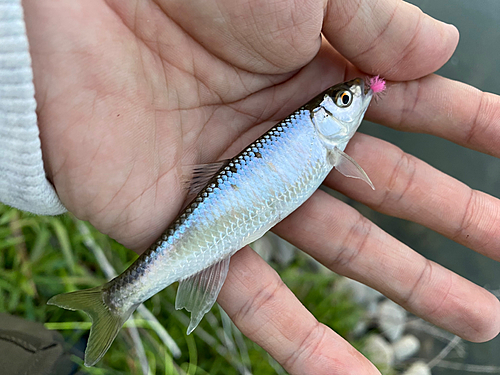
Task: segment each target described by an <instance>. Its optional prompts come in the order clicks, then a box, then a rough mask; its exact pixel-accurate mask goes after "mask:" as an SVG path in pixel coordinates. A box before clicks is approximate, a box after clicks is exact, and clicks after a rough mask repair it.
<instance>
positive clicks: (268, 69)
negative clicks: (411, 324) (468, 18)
mask: <svg viewBox="0 0 500 375" xmlns="http://www.w3.org/2000/svg"><path fill="white" fill-rule="evenodd" d="M372 3H374V2H372V1H369V0H365V1H361V2H360V3H359V4H354V3H351V2H340V1H331V2H330V3H328V5H326V6H325V4H324V3H323V2H308V3H306V2H304V3H300V4H299V3H295V2H292V1H288V2H279V3H278V2H273V1H271V2H266V3H263V4H260V3H257V2H254V1H247V2H244V1H219V2H217V3H215V2H200V3H199V4H193V3H189V2H182V1H179V2H175V1H164V2H161V1H159V2H157V5H156V4H155V3H153V2H145V1H143V2H137V3H124V2H120V1H115V2H113V1H108V2H107V3H105V2H95V3H93V4H90V3H88V2H85V3H84V2H77V1H72V2H61V3H55V2H53V1H40V0H37V1H25V3H24V6H25V12H26V20H27V27H28V36H29V40H30V43H31V49H32V56H33V66H34V73H35V87H36V92H37V94H36V95H37V101H38V104H39V108H38V114H39V124H40V130H41V138H42V145H43V155H44V161H45V166H46V169H47V172H48V175H49V178H50V179H51V180H52V182H53V183H54V186H55V187H56V190H57V192H58V194H59V196H60V197H61V199H62V201H63V203H64V204H65V205H66V207H67V208H68V209H69V210H70V211H72V212H73V213H75V215H77V216H78V217H80V218H82V219H85V220H89V221H91V222H92V223H93V224H94V226H96V227H97V228H98V229H99V230H101V231H102V232H105V233H108V234H109V235H110V236H112V237H114V238H116V239H117V240H118V241H120V242H122V243H124V244H125V245H126V246H128V247H129V248H132V249H135V250H138V251H140V250H141V249H144V248H145V247H147V246H148V245H149V244H150V243H151V242H153V241H154V240H155V239H156V238H157V237H158V235H159V234H160V233H161V231H162V230H163V229H164V228H165V227H166V226H167V224H168V223H169V222H170V221H171V220H172V219H173V218H174V217H175V215H176V214H177V212H178V210H179V208H180V206H181V204H182V202H183V200H184V196H185V193H184V192H183V191H182V189H181V186H180V174H181V166H182V165H189V164H195V163H203V162H211V161H215V160H217V159H220V158H223V157H226V156H232V155H234V154H235V153H237V152H238V151H240V150H241V149H242V148H243V147H244V146H246V145H247V144H248V143H250V142H251V141H253V140H254V139H255V138H257V136H258V135H260V134H261V133H263V132H264V131H265V130H266V129H268V128H269V127H270V126H271V125H273V124H274V123H276V122H277V121H279V120H281V119H282V118H284V117H285V116H286V115H287V114H288V113H290V112H291V111H293V110H295V109H296V108H297V107H298V106H300V105H301V104H303V103H305V102H306V101H308V100H309V99H310V98H311V97H313V96H314V95H315V94H316V93H318V92H320V91H321V90H323V89H325V88H326V87H328V86H330V85H332V84H334V83H337V82H340V81H343V80H346V79H349V78H352V77H354V76H357V75H359V71H358V70H357V68H358V69H360V70H362V71H364V72H366V73H368V74H381V75H382V76H383V77H385V78H387V79H389V80H391V81H393V82H392V83H391V84H390V87H389V90H388V91H387V94H386V96H385V97H384V98H383V99H382V100H381V101H380V102H379V103H378V104H377V105H374V106H372V108H371V109H370V110H369V112H368V114H367V117H368V118H370V119H372V120H377V121H378V122H381V123H383V124H385V125H389V126H393V127H396V128H399V129H403V130H412V131H421V132H429V133H433V134H436V135H439V136H442V137H445V138H448V139H451V140H453V141H455V142H458V143H461V144H463V145H464V146H468V147H471V148H476V149H479V150H481V151H484V152H488V153H492V154H495V152H496V150H495V148H498V146H496V139H498V135H496V134H495V129H494V128H493V127H488V126H487V125H489V124H490V123H491V122H492V121H493V119H494V115H495V111H498V109H499V108H500V104H499V100H498V98H497V97H495V96H492V95H491V96H489V95H486V94H481V93H480V92H478V91H477V90H474V89H471V88H469V87H467V86H465V85H461V84H458V83H456V82H452V81H449V80H445V79H442V78H440V77H437V76H428V77H425V78H420V77H422V76H425V75H427V74H429V73H431V72H433V71H435V70H436V69H437V68H439V67H440V66H441V65H442V64H443V63H444V62H445V61H446V60H447V59H448V58H449V56H451V53H452V52H453V50H454V48H455V45H456V42H457V38H458V33H457V32H456V30H455V29H454V28H452V27H449V26H445V25H443V24H440V23H438V22H436V21H434V20H432V19H430V18H429V17H427V16H424V15H423V14H422V13H420V12H419V11H418V10H417V9H416V8H414V7H412V6H410V5H407V4H406V3H402V2H399V1H392V0H386V1H384V2H382V3H381V4H378V5H376V6H374V4H372ZM250 4H251V5H250ZM358 5H359V6H358ZM372 8H373V9H372ZM322 26H323V33H324V35H325V37H326V38H327V39H328V41H329V42H330V43H331V45H332V46H333V48H335V49H333V48H332V46H330V45H328V43H327V42H326V41H325V42H323V43H322V41H321V38H320V31H321V30H322ZM318 51H319V53H318V54H317V52H318ZM336 51H338V52H336ZM339 53H340V54H342V55H343V56H345V58H344V57H342V56H341V55H340V54H339ZM346 59H347V60H346ZM299 69H300V70H299ZM405 90H406V91H405ZM423 93H424V94H425V95H424V94H423ZM443 98H446V100H443ZM450 98H453V100H451V99H450ZM481 100H482V101H481ZM443 107H445V110H443ZM478 111H481V112H478ZM476 114H478V116H477V117H476ZM497 117H498V115H497ZM424 120H425V121H424ZM347 152H348V153H349V154H350V155H351V156H353V157H354V158H355V159H356V160H358V162H359V163H360V164H361V165H362V166H363V168H364V169H365V170H366V171H367V173H368V174H369V175H370V177H371V178H372V180H373V182H374V184H375V186H376V187H377V190H376V191H375V192H371V190H369V189H366V187H364V186H363V185H362V184H361V183H359V182H356V181H350V180H348V179H345V178H342V177H339V176H336V173H335V172H334V173H332V174H331V176H330V177H329V178H328V179H327V180H326V182H325V183H326V185H328V186H330V187H334V188H336V189H338V190H340V191H342V192H343V193H344V194H346V195H348V196H351V197H354V198H356V199H358V200H360V201H362V202H364V203H366V204H368V205H370V206H372V207H374V208H376V209H378V210H380V211H382V212H386V213H389V214H391V215H394V216H399V217H403V218H406V219H409V220H413V221H416V222H420V223H422V224H424V225H426V226H428V227H430V228H432V229H435V230H437V231H439V232H441V233H443V234H444V235H447V236H449V237H451V238H453V239H455V240H456V241H458V242H460V243H463V244H466V245H467V246H469V247H471V248H473V249H474V250H476V251H480V252H482V253H484V254H486V255H489V256H491V257H493V258H495V259H497V258H498V255H496V257H495V256H494V254H493V252H494V250H495V245H494V244H493V243H492V239H493V238H496V232H495V228H494V227H493V223H495V222H496V221H497V213H496V212H498V208H499V205H498V201H497V200H496V199H494V198H492V197H489V196H486V195H484V194H482V193H477V192H475V193H473V192H472V191H471V190H470V189H469V188H468V187H466V186H464V185H462V184H460V183H459V182H457V181H455V180H454V179H452V178H451V177H449V176H446V175H444V174H442V173H440V172H438V171H436V170H434V169H432V168H431V167H430V166H428V165H426V164H425V163H423V162H421V161H419V160H416V159H414V158H412V157H410V156H408V155H406V154H404V153H402V151H401V150H399V149H397V148H395V147H394V146H391V145H389V144H387V143H385V142H382V141H380V140H377V139H374V138H371V137H368V136H363V135H357V136H355V137H354V138H353V140H352V141H351V143H350V145H349V147H348V149H347ZM468 202H469V204H468ZM443 218H446V219H443ZM275 231H276V233H278V234H279V235H281V236H282V237H284V238H286V239H287V240H289V241H290V242H292V243H294V244H295V245H297V246H298V247H300V248H302V249H303V250H305V251H307V252H308V253H310V254H311V255H313V256H314V257H316V258H317V259H318V260H320V261H321V262H322V263H324V264H325V265H327V266H328V267H329V268H331V269H332V270H335V271H336V272H338V273H341V274H344V275H347V276H349V277H352V278H354V279H357V280H359V281H362V282H364V283H366V284H368V285H370V286H372V287H374V288H376V289H378V290H380V291H382V292H383V293H384V294H386V295H387V296H389V297H390V298H392V299H393V300H395V301H396V302H398V303H400V304H402V305H403V306H404V307H405V308H407V309H408V310H410V311H412V312H414V313H416V314H417V315H419V316H422V317H424V318H426V319H427V320H429V321H431V322H433V323H435V324H437V325H440V326H442V327H444V328H446V329H448V330H450V331H452V332H454V333H456V334H458V335H460V336H462V337H464V338H466V339H469V340H473V341H482V340H487V339H489V338H491V337H493V336H495V335H496V334H497V333H498V330H499V328H498V327H499V324H500V323H499V319H498V316H499V314H498V313H499V310H500V306H499V303H498V300H497V299H496V298H495V297H494V296H492V295H491V294H489V293H488V292H486V291H485V290H484V289H482V288H479V287H478V286H475V285H473V284H472V283H470V282H468V281H466V280H465V279H462V278H460V277H459V276H457V275H456V274H453V273H452V272H450V271H448V270H446V269H444V268H442V267H440V266H438V265H436V264H434V263H432V262H429V261H427V260H425V259H424V258H423V257H421V256H420V255H418V254H416V253H415V252H413V251H412V250H411V249H409V248H408V247H406V246H405V245H403V244H401V243H400V242H398V241H397V240H395V239H394V238H392V237H390V236H389V235H387V234H386V233H384V232H382V231H381V230H380V229H379V228H377V227H376V226H375V225H374V224H372V223H371V222H369V221H367V220H366V219H363V218H362V217H361V216H360V215H359V214H358V213H357V212H356V211H355V210H353V209H352V208H350V207H348V206H347V205H345V204H343V203H341V202H339V201H337V200H335V199H334V198H332V197H330V196H328V195H326V194H325V193H323V192H320V191H318V192H317V193H316V194H315V195H314V196H313V197H312V198H311V199H310V200H309V201H308V202H306V204H304V205H303V206H302V207H301V208H299V209H298V210H297V211H296V212H295V213H294V214H292V215H291V216H290V217H289V218H287V219H286V220H285V221H283V223H281V224H280V225H278V226H277V227H276V228H275ZM219 302H220V304H221V305H222V306H223V307H224V309H225V310H226V311H227V312H228V314H229V315H230V316H231V317H232V319H233V320H234V321H235V323H236V324H237V325H238V326H239V328H240V329H241V330H242V331H243V332H244V333H245V334H246V335H247V336H249V337H250V338H251V339H253V340H254V341H255V342H257V343H258V344H259V345H261V346H262V347H264V348H265V349H266V350H267V351H268V352H269V353H270V354H271V355H273V356H274V357H275V358H276V359H277V360H278V361H279V362H280V363H282V364H283V365H284V366H285V368H286V369H287V370H288V371H289V372H290V373H297V374H307V373H314V374H318V373H332V372H333V371H336V372H338V373H356V374H371V373H377V371H376V369H375V368H374V367H373V366H372V365H371V364H370V363H369V362H368V361H367V360H366V359H365V358H364V357H362V356H361V355H360V354H359V353H357V352H356V351H355V350H354V349H353V348H352V347H350V346H349V344H347V343H346V342H345V341H344V340H343V339H342V338H340V337H339V336H338V335H336V334H335V333H334V332H333V331H331V330H330V329H328V328H327V327H325V326H324V325H321V324H319V323H318V322H317V321H316V320H315V319H314V317H313V316H312V315H311V314H310V313H309V312H308V311H307V310H306V309H305V308H304V307H303V306H302V305H301V304H300V302H299V301H298V300H297V299H296V298H295V297H294V296H293V294H292V293H291V292H290V291H289V290H288V289H287V288H286V287H284V286H283V284H282V283H281V281H280V279H279V277H278V276H277V274H276V273H275V272H274V271H273V270H272V269H271V268H270V267H269V266H268V265H267V264H266V263H265V262H263V261H262V260H261V259H260V258H259V257H258V256H257V255H256V254H255V253H253V252H252V251H251V250H250V249H248V248H245V249H244V250H242V251H240V252H239V253H237V254H236V255H235V256H234V257H233V259H232V261H231V268H230V273H229V275H228V279H227V282H226V283H225V286H224V288H223V290H222V292H221V294H220V297H219Z"/></svg>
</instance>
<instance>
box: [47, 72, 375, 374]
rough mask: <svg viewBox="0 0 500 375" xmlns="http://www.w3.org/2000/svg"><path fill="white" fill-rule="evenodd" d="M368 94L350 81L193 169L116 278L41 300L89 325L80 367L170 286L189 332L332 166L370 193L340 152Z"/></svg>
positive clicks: (357, 169)
mask: <svg viewBox="0 0 500 375" xmlns="http://www.w3.org/2000/svg"><path fill="white" fill-rule="evenodd" d="M372 96H373V91H372V90H371V89H369V88H367V89H366V90H365V84H364V81H363V80H362V79H359V78H357V79H354V80H352V81H348V82H345V83H341V84H338V85H335V86H333V87H331V88H329V89H327V90H326V91H324V92H323V93H321V94H319V95H318V96H316V97H315V98H314V99H312V100H311V101H309V102H308V103H307V104H305V105H304V106H302V107H300V108H299V109H297V110H296V111H295V112H293V113H292V114H291V115H290V116H288V117H287V118H285V119H284V120H282V121H281V122H279V123H278V124H276V125H275V126H274V127H273V128H272V129H270V130H269V131H268V132H267V133H265V134H264V135H263V136H261V137H260V138H259V139H257V140H256V141H255V142H254V143H252V144H251V145H249V146H248V147H247V148H245V149H244V150H243V151H242V152H241V153H240V154H239V155H237V156H235V157H234V158H233V159H231V160H227V161H220V162H217V163H213V164H210V165H207V168H205V169H203V168H202V169H200V168H198V170H197V171H196V172H195V179H194V180H193V183H192V185H191V188H190V190H191V192H192V193H193V194H194V193H196V195H195V198H194V199H193V200H192V201H191V203H190V204H189V205H188V206H187V207H186V208H185V209H184V210H183V212H181V214H180V215H179V216H178V217H177V219H176V220H175V221H174V222H173V223H172V224H171V225H170V226H169V227H168V228H167V229H166V231H165V232H164V233H163V235H162V236H161V237H160V238H159V239H158V240H157V241H156V242H155V243H154V244H153V245H152V246H151V247H150V248H149V249H148V250H147V251H145V252H144V253H143V254H142V255H141V256H139V258H138V259H137V260H136V261H135V262H134V263H133V264H132V265H131V266H130V267H129V268H128V269H127V270H126V271H125V272H123V273H122V274H121V275H119V276H118V277H116V278H114V279H113V280H111V281H109V282H108V283H106V284H104V285H102V286H100V287H96V288H91V289H86V290H81V291H76V292H71V293H66V294H60V295H57V296H54V297H52V298H51V299H50V300H49V301H48V304H50V305H57V306H59V307H62V308H65V309H69V310H83V311H84V312H86V313H87V314H88V315H89V316H90V318H91V319H92V322H93V325H92V328H91V330H90V337H89V341H88V344H87V349H86V351H85V365H86V366H92V365H94V364H95V363H96V362H97V361H99V360H100V359H101V358H102V356H103V355H104V354H105V353H106V351H107V350H108V348H109V347H110V346H111V343H112V342H113V340H114V338H115V337H116V335H117V334H118V331H119V330H120V328H121V327H122V325H123V323H125V321H126V320H127V319H128V318H129V317H130V315H131V314H132V313H133V312H134V311H135V309H136V308H137V307H138V306H139V305H140V304H141V303H142V302H144V301H145V300H147V299H148V298H150V297H151V296H153V295H154V294H156V293H158V292H159V291H161V290H162V289H164V288H165V287H167V286H168V285H170V284H172V283H174V282H176V281H179V282H180V284H179V288H178V292H177V297H176V308H177V309H180V308H186V309H187V310H188V311H190V312H191V323H190V325H189V328H188V334H189V333H191V332H192V331H193V330H194V329H195V328H196V326H197V325H198V323H199V322H200V321H201V319H202V318H203V316H204V315H205V313H206V312H208V311H209V310H210V308H211V307H212V305H213V304H214V303H215V300H216V299H217V295H218V294H219V291H220V289H221V287H222V285H223V283H224V280H225V278H226V275H227V271H228V267H229V259H230V257H231V256H232V255H233V254H234V253H235V252H236V251H238V250H239V249H241V248H242V247H244V246H245V245H247V244H249V243H251V242H253V241H255V240H257V239H258V238H260V237H261V236H262V235H264V234H265V233H266V232H267V231H268V230H269V229H270V228H271V227H273V226H274V225H275V224H276V223H278V222H279V221H281V220H282V219H284V218H285V217H286V216H288V215H289V214H290V213H292V212H293V211H294V210H295V209H297V208H298V207H299V206H300V205H301V204H302V203H304V202H305V201H306V200H307V199H308V198H309V197H310V196H311V195H312V194H313V193H314V191H315V190H316V189H317V188H318V187H319V186H320V184H321V183H322V182H323V180H324V179H325V177H326V176H327V175H328V173H329V172H330V171H331V170H332V168H334V167H335V168H336V169H337V170H338V171H339V172H340V173H342V174H343V175H345V176H347V177H354V178H359V179H362V180H364V181H365V182H367V183H368V184H369V185H370V186H372V188H373V185H372V183H371V181H370V180H369V178H368V176H367V175H366V173H365V172H364V171H363V170H362V169H361V167H360V166H359V165H358V164H357V163H356V162H355V161H354V160H353V159H352V158H350V157H349V156H348V155H346V154H345V153H344V149H345V147H346V146H347V143H348V142H349V140H350V139H351V138H352V136H353V135H354V133H355V132H356V130H357V128H358V126H359V125H360V123H361V120H362V118H363V116H364V114H365V112H366V110H367V108H368V105H369V104H370V101H371V98H372ZM203 170H206V171H211V173H203V172H201V173H200V171H203Z"/></svg>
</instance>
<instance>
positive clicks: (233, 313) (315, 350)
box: [218, 247, 379, 375]
mask: <svg viewBox="0 0 500 375" xmlns="http://www.w3.org/2000/svg"><path fill="white" fill-rule="evenodd" d="M218 302H219V304H220V305H221V306H222V307H223V309H224V310H225V311H226V312H227V314H228V315H229V316H230V317H231V319H232V320H233V322H234V323H235V324H236V325H237V326H238V328H239V329H240V330H241V331H242V332H243V333H244V334H245V335H246V336H247V337H248V338H250V339H251V340H252V341H254V342H256V343H257V344H258V345H260V346H261V347H262V348H264V350H266V351H267V352H268V353H269V354H271V355H272V356H273V358H275V359H276V360H277V361H278V362H279V363H280V364H281V365H282V366H283V367H284V368H285V369H286V370H287V371H288V372H289V373H290V374H300V375H307V374H314V375H319V374H329V375H331V374H360V375H365V374H366V375H369V374H379V372H378V370H377V369H376V368H375V366H373V365H372V364H371V363H370V361H368V360H367V359H366V358H365V357H363V356H362V355H361V354H360V353H359V352H357V351H356V350H355V349H354V348H353V347H352V346H351V345H349V343H348V342H346V341H345V340H344V339H343V338H342V337H340V336H339V335H338V334H336V333H335V332H333V331H332V330H331V329H330V328H328V327H327V326H325V325H323V324H321V323H318V321H317V320H316V319H315V318H314V316H313V315H312V314H311V313H310V312H309V311H307V309H306V308H305V307H304V306H303V305H302V304H301V303H300V302H299V301H298V300H297V298H296V297H295V296H294V295H293V293H292V292H291V291H290V290H289V289H288V288H287V287H286V285H284V284H283V282H282V281H281V279H280V277H279V276H278V274H277V273H276V272H275V271H274V270H273V269H272V268H271V267H270V266H269V265H268V264H267V263H266V262H265V261H264V260H262V258H260V257H259V256H258V255H257V254H256V253H255V252H254V251H253V250H252V249H250V248H249V247H245V248H244V249H242V250H240V251H239V252H238V253H236V254H235V255H234V256H233V257H232V258H231V265H230V268H229V273H228V276H227V279H226V282H225V283H224V286H223V288H222V290H221V293H220V295H219V298H218Z"/></svg>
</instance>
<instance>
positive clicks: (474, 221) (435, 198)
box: [325, 134, 500, 261]
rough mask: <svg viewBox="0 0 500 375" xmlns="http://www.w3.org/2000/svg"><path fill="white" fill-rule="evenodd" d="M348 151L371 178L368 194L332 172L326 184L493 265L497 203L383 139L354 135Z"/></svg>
mask: <svg viewBox="0 0 500 375" xmlns="http://www.w3.org/2000/svg"><path fill="white" fill-rule="evenodd" d="M347 152H349V154H350V155H351V156H352V157H354V158H355V159H356V160H357V161H358V162H359V163H360V165H362V166H363V168H365V171H367V173H368V174H369V175H370V178H371V179H372V181H373V183H374V184H375V187H376V190H375V191H369V192H367V190H366V189H365V188H364V186H363V187H360V186H358V185H356V186H355V185H354V184H352V183H351V181H349V180H347V179H345V178H337V177H338V175H337V176H336V175H335V174H331V175H330V176H329V177H328V178H327V180H326V181H325V183H326V184H327V185H328V186H330V187H332V188H334V189H336V190H338V191H340V192H342V193H343V194H346V195H347V196H349V197H351V198H353V199H355V200H357V201H359V202H362V203H364V204H366V205H367V206H369V207H371V208H373V209H375V210H377V211H380V212H382V213H385V214H388V215H392V216H396V217H400V218H402V219H406V220H411V221H413V222H416V223H419V224H422V225H425V226H426V227H428V228H430V229H432V230H434V231H436V232H439V233H441V234H443V235H444V236H446V237H448V238H450V239H452V240H454V241H456V242H458V243H460V244H462V245H465V246H467V247H469V248H471V249H473V250H475V251H477V252H479V253H481V254H484V255H486V256H488V257H490V258H492V259H495V260H497V261H499V260H500V244H499V243H498V241H497V239H498V238H500V226H499V223H500V201H499V200H498V199H497V198H494V197H492V196H490V195H488V194H485V193H482V192H480V191H477V190H473V189H471V188H469V187H468V186H467V185H465V184H463V183H462V182H460V181H458V180H455V179H454V178H452V177H450V176H448V175H446V174H444V173H442V172H440V171H438V170H436V169H435V168H433V167H431V166H430V165H428V164H426V163H424V162H423V161H421V160H419V159H417V158H415V157H413V156H411V155H408V154H406V153H404V152H403V151H402V150H401V149H399V148H398V147H396V146H394V145H391V144H390V143H387V142H385V141H382V140H379V139H377V138H373V137H370V136H367V135H364V134H359V135H357V136H356V137H355V138H353V140H352V141H351V143H350V144H349V147H348V148H347Z"/></svg>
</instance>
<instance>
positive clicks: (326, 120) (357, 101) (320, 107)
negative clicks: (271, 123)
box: [308, 78, 373, 150]
mask: <svg viewBox="0 0 500 375" xmlns="http://www.w3.org/2000/svg"><path fill="white" fill-rule="evenodd" d="M372 97H373V91H372V90H371V89H370V88H367V89H365V83H364V81H363V80H362V79H361V78H356V79H353V80H351V81H347V82H344V83H339V84H338V85H335V86H333V87H330V88H329V89H328V90H326V91H324V92H323V93H322V94H320V95H318V96H317V97H316V98H315V99H314V100H313V101H311V102H310V107H309V108H308V109H309V111H310V114H311V121H312V122H313V124H314V127H315V129H316V131H317V132H318V134H319V136H320V138H321V140H322V141H323V143H324V144H325V146H326V147H327V148H328V149H331V148H334V147H337V148H339V149H341V150H343V149H344V148H345V146H346V145H347V143H348V142H349V140H350V139H351V138H352V136H353V135H354V133H355V132H356V130H357V129H358V127H359V125H360V124H361V120H362V119H363V116H364V115H365V112H366V110H367V109H368V105H369V104H370V101H371V99H372Z"/></svg>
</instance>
